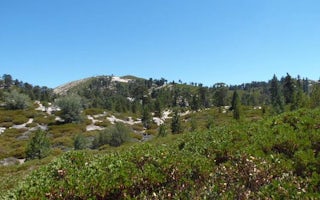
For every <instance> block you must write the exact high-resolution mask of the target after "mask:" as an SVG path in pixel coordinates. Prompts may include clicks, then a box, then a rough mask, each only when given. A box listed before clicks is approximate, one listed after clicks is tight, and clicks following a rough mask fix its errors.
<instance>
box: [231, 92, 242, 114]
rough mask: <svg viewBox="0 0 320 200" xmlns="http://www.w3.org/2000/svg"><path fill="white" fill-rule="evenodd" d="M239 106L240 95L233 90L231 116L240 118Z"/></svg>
mask: <svg viewBox="0 0 320 200" xmlns="http://www.w3.org/2000/svg"><path fill="white" fill-rule="evenodd" d="M240 106H241V102H240V97H239V94H238V92H237V90H235V91H234V93H233V97H232V110H233V118H234V119H236V120H239V119H240Z"/></svg>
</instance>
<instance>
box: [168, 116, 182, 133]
mask: <svg viewBox="0 0 320 200" xmlns="http://www.w3.org/2000/svg"><path fill="white" fill-rule="evenodd" d="M171 132H172V134H179V133H182V127H181V121H180V115H179V113H178V111H177V110H176V111H175V112H174V115H173V117H172V122H171Z"/></svg>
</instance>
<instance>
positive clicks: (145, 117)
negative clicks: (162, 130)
mask: <svg viewBox="0 0 320 200" xmlns="http://www.w3.org/2000/svg"><path fill="white" fill-rule="evenodd" d="M151 119H152V116H151V113H150V110H149V107H148V106H144V107H143V109H142V118H141V121H142V124H143V126H144V127H145V128H147V129H148V128H150V126H151Z"/></svg>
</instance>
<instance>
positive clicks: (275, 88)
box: [270, 75, 284, 114]
mask: <svg viewBox="0 0 320 200" xmlns="http://www.w3.org/2000/svg"><path fill="white" fill-rule="evenodd" d="M270 93H271V104H272V108H273V110H274V112H275V113H278V114H279V113H282V112H283V111H284V102H283V97H282V94H281V92H280V87H279V81H278V79H277V77H276V75H274V76H273V78H272V80H271V87H270Z"/></svg>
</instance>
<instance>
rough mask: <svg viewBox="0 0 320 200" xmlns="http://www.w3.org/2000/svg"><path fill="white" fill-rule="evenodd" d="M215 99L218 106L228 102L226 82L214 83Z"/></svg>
mask: <svg viewBox="0 0 320 200" xmlns="http://www.w3.org/2000/svg"><path fill="white" fill-rule="evenodd" d="M214 88H215V93H214V99H215V104H216V106H218V107H220V106H225V105H227V104H228V102H227V101H228V90H229V89H228V87H227V86H226V84H224V83H216V84H215V85H214Z"/></svg>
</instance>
